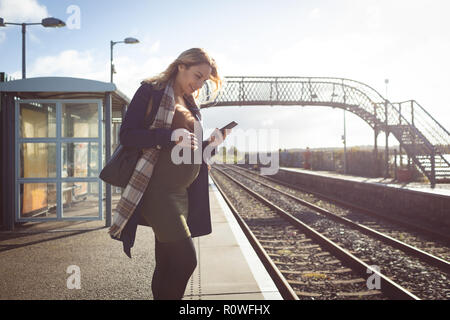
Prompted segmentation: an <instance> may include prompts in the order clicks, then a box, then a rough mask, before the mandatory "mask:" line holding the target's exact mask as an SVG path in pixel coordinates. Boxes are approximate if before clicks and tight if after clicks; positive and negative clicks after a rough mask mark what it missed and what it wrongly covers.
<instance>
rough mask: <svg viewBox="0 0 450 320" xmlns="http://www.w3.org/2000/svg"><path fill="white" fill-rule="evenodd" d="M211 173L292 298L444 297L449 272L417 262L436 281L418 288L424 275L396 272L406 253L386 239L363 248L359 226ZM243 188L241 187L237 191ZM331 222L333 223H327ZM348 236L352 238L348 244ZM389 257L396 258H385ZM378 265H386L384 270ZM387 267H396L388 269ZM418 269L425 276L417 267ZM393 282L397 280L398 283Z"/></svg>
mask: <svg viewBox="0 0 450 320" xmlns="http://www.w3.org/2000/svg"><path fill="white" fill-rule="evenodd" d="M225 170H228V169H225ZM228 171H229V170H228ZM211 176H212V177H213V179H214V180H215V182H216V184H217V185H218V187H219V186H220V187H219V190H220V191H221V192H222V193H223V194H225V196H226V199H227V202H229V204H230V205H231V206H232V208H233V209H232V210H233V211H235V212H239V215H241V216H242V218H239V219H240V220H241V222H240V223H241V224H244V225H245V228H248V231H247V236H249V234H250V237H253V238H254V240H253V242H255V243H258V245H259V246H260V247H261V248H260V249H259V251H261V252H262V253H260V256H264V255H267V256H268V257H266V259H267V260H268V261H269V262H266V264H269V265H271V267H272V268H274V270H275V269H276V270H278V271H272V273H273V274H275V275H276V276H277V277H278V278H280V279H281V280H280V281H281V282H280V283H283V281H284V282H287V283H288V284H289V286H290V287H291V290H290V291H293V292H294V293H295V295H294V296H295V297H296V298H301V299H355V298H356V299H386V298H388V299H419V298H424V299H446V298H448V295H449V292H448V289H447V288H448V277H447V276H448V274H446V273H442V272H441V273H439V269H437V268H436V267H431V268H434V269H433V270H430V269H426V268H425V269H423V268H422V267H423V266H420V268H419V269H420V270H422V271H426V272H427V274H432V275H433V277H435V278H438V279H435V280H434V282H432V283H434V284H435V285H434V287H433V288H432V289H431V290H430V289H429V288H422V286H423V285H424V283H427V282H426V281H425V282H422V281H417V278H416V279H409V280H408V279H403V278H405V277H402V276H399V274H402V273H401V272H399V270H398V269H401V268H402V266H400V264H399V261H398V260H399V259H400V260H402V259H407V261H406V262H408V261H409V260H408V259H410V258H406V257H405V254H404V253H403V252H401V255H403V256H402V257H400V258H398V257H399V253H398V252H399V250H397V249H394V248H386V247H389V246H386V245H385V244H381V245H380V244H379V243H377V244H375V245H374V244H373V242H377V241H378V242H380V241H379V240H373V239H370V240H369V242H372V243H371V244H370V245H369V246H368V248H366V246H365V245H364V243H365V242H366V239H364V238H362V235H361V232H359V231H358V232H357V234H352V235H350V233H351V232H352V233H355V230H353V229H352V230H349V229H350V228H349V227H348V226H345V227H346V228H347V229H345V228H342V223H341V225H337V222H335V221H332V220H331V219H330V218H324V217H323V216H322V217H321V218H320V219H319V218H318V216H317V213H316V212H315V211H312V210H313V209H314V208H310V207H305V206H304V205H299V203H298V202H297V203H295V204H293V201H295V200H293V199H292V198H290V199H289V198H288V196H287V195H282V194H277V195H274V194H275V192H276V191H275V190H270V189H268V187H264V186H263V185H261V184H260V183H257V182H254V181H253V182H252V180H250V179H249V178H248V177H247V178H246V177H243V176H242V174H237V173H236V172H228V173H226V172H224V171H223V168H222V169H220V168H218V166H217V165H215V166H213V170H211ZM236 179H239V180H240V181H237V180H236ZM249 186H250V188H248V187H249ZM264 188H265V190H263V189H264ZM242 189H244V190H245V191H246V192H241V191H238V190H242ZM268 190H270V191H268ZM266 198H270V199H266ZM288 199H289V200H288ZM299 210H300V211H301V213H300V214H299ZM308 215H309V217H307V216H308ZM313 216H315V217H313ZM332 223H334V225H331V224H332ZM363 236H364V237H367V236H366V235H363ZM349 239H352V240H350V245H349ZM351 244H353V246H352V245H351ZM376 248H378V249H379V251H380V250H381V254H380V252H376V251H377V250H376ZM392 250H396V252H393V251H392ZM388 257H397V259H391V260H389V259H388ZM393 260H394V261H393ZM417 263H418V262H417V261H413V267H411V266H409V268H410V269H411V268H413V269H414V266H417ZM392 266H395V268H393V267H392ZM379 269H386V271H387V272H388V273H389V275H385V274H384V273H383V272H384V271H381V272H380V271H379ZM392 269H394V270H396V271H395V272H393V271H392ZM405 272H406V271H405ZM405 272H403V274H404V273H405ZM436 272H437V273H436ZM414 275H417V272H416V273H413V276H414ZM421 275H422V276H424V275H423V274H422V273H421ZM406 278H408V276H407V277H406ZM426 278H427V279H429V278H430V277H429V276H428V277H426ZM283 279H284V280H283ZM371 280H372V282H371ZM394 280H395V282H394ZM373 281H375V282H373ZM377 281H378V283H377ZM396 282H397V283H398V282H400V283H401V284H402V285H403V287H402V286H401V285H399V284H397V283H396ZM414 282H416V283H414ZM280 286H282V285H280ZM369 287H370V288H369ZM374 287H375V290H373V289H374ZM376 288H379V290H376ZM446 290H447V291H446ZM287 291H288V292H289V290H287ZM410 291H412V292H413V293H411V292H410ZM287 296H289V295H287ZM294 296H292V297H294Z"/></svg>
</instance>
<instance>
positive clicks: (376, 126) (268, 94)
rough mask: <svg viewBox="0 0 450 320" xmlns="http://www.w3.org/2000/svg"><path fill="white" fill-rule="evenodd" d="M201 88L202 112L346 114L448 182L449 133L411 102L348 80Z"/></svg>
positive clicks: (248, 80) (267, 80)
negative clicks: (261, 109)
mask: <svg viewBox="0 0 450 320" xmlns="http://www.w3.org/2000/svg"><path fill="white" fill-rule="evenodd" d="M209 85H210V84H207V85H205V86H204V87H203V89H202V91H201V93H200V97H199V99H198V100H199V104H200V105H201V107H202V108H208V107H218V106H239V105H241V106H243V105H252V106H254V105H300V106H305V105H309V106H316V105H317V106H330V107H334V108H342V109H345V110H347V111H350V112H352V113H354V114H356V115H357V116H359V117H360V118H361V119H363V120H364V121H366V122H367V123H368V124H369V125H370V126H371V127H372V128H373V130H374V131H375V132H376V134H377V133H378V132H379V131H380V130H383V131H385V132H387V133H388V134H390V133H392V134H393V135H394V136H395V138H396V139H397V140H398V141H399V142H400V146H401V148H403V149H404V150H405V152H406V153H407V155H408V156H409V157H410V159H411V160H412V162H413V163H414V164H415V165H416V166H417V168H419V170H420V171H421V172H422V173H423V174H424V175H425V176H426V177H427V178H428V179H429V181H430V183H431V185H432V186H434V184H435V183H443V182H450V163H449V161H450V159H449V158H446V155H447V157H449V155H450V134H449V132H448V131H447V130H446V129H445V128H444V127H443V126H442V125H441V124H439V123H438V122H437V121H436V120H435V119H434V118H433V117H432V116H431V115H430V114H429V113H428V112H427V111H426V110H425V109H424V108H423V107H422V106H420V105H419V104H418V103H417V102H416V101H414V100H410V101H405V102H400V103H391V102H389V101H387V100H386V99H385V98H383V97H382V96H381V95H380V94H379V93H378V92H377V91H376V90H374V89H373V88H371V87H370V86H368V85H366V84H364V83H361V82H358V81H354V80H349V79H342V78H316V77H226V78H225V85H224V88H223V90H222V91H221V93H220V94H219V95H217V96H215V97H213V96H212V95H211V92H212V89H211V88H210V87H209Z"/></svg>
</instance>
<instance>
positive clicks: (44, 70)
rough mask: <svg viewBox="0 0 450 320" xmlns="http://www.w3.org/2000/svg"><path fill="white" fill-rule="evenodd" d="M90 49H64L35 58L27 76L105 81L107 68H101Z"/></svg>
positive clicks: (107, 77)
mask: <svg viewBox="0 0 450 320" xmlns="http://www.w3.org/2000/svg"><path fill="white" fill-rule="evenodd" d="M101 66H102V64H101V63H99V61H97V59H96V58H95V56H94V55H93V53H92V52H91V51H89V50H88V51H82V52H80V51H77V50H64V51H62V52H61V53H59V54H58V55H56V56H43V57H39V58H37V59H36V60H35V61H34V62H33V64H32V67H31V68H30V72H29V73H28V76H29V77H44V76H59V77H61V76H66V77H80V78H87V79H94V80H100V81H107V80H108V79H109V76H108V74H107V70H102V69H103V68H102V67H101ZM105 69H106V68H105Z"/></svg>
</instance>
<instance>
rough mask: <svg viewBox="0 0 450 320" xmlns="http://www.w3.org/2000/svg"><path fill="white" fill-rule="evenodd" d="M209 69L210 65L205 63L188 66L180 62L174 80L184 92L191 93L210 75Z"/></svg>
mask: <svg viewBox="0 0 450 320" xmlns="http://www.w3.org/2000/svg"><path fill="white" fill-rule="evenodd" d="M211 71H212V69H211V67H210V66H209V65H208V64H206V63H202V64H197V65H194V66H190V67H189V68H188V67H186V66H185V65H182V64H180V65H179V66H178V74H177V77H176V81H177V82H178V84H179V86H180V87H181V89H182V90H183V92H184V93H185V94H192V93H194V92H195V91H197V90H198V89H200V88H201V87H203V84H204V83H205V81H206V80H208V79H209V77H210V76H211Z"/></svg>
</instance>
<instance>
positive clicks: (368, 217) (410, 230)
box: [227, 166, 450, 273]
mask: <svg viewBox="0 0 450 320" xmlns="http://www.w3.org/2000/svg"><path fill="white" fill-rule="evenodd" d="M227 170H232V171H234V172H236V173H238V174H240V175H243V176H245V177H246V178H248V179H250V180H252V181H254V182H256V183H258V184H261V185H264V186H266V187H267V188H270V189H272V190H273V191H274V192H278V193H282V194H284V195H286V196H288V197H291V198H292V199H294V200H295V201H298V202H299V203H300V204H302V205H305V206H308V207H310V208H312V209H314V210H317V211H318V212H320V213H321V214H324V215H326V216H327V217H330V218H333V219H335V220H336V221H339V222H341V223H345V224H347V225H349V226H352V227H354V228H357V229H359V230H360V231H362V232H365V233H366V234H368V235H370V236H372V237H377V238H378V239H380V240H382V241H385V242H386V243H387V244H389V245H392V246H394V247H396V248H398V249H400V250H403V251H405V252H408V253H411V254H412V255H415V256H417V257H418V258H420V259H422V260H424V261H426V262H427V263H430V264H432V265H434V266H437V267H438V268H440V269H442V270H444V271H446V272H447V273H450V262H449V261H450V237H449V236H448V235H441V234H439V233H438V234H436V233H433V232H432V231H430V230H424V229H421V228H420V226H416V225H414V226H411V225H410V224H405V225H403V224H402V223H401V222H399V221H397V220H395V221H393V220H392V219H386V217H384V216H383V215H381V214H377V213H376V212H373V211H371V210H368V209H366V208H360V207H356V206H354V205H352V204H349V203H346V202H343V201H341V200H337V199H334V198H330V197H327V196H325V195H322V194H320V195H317V194H312V193H310V192H307V191H305V190H303V189H300V188H298V187H296V186H294V185H291V184H287V183H284V182H282V181H278V180H275V179H273V178H271V177H266V176H260V175H259V174H257V173H255V172H253V171H251V170H247V169H243V168H240V167H238V166H232V167H231V166H229V167H227Z"/></svg>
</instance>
